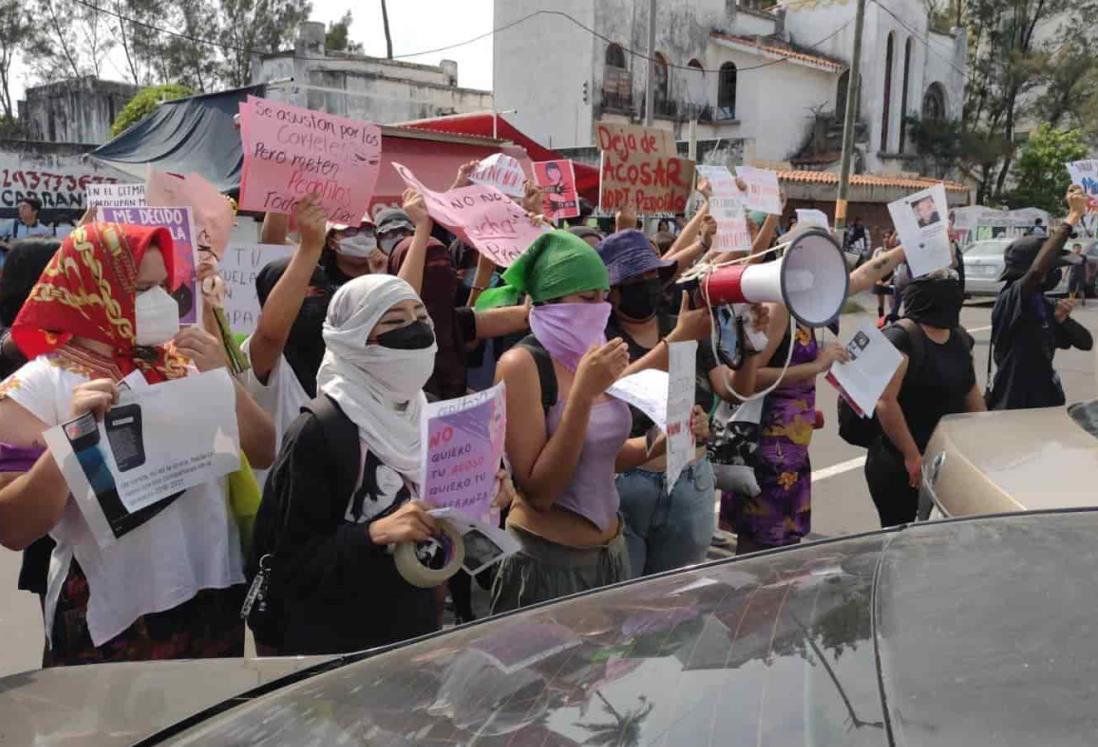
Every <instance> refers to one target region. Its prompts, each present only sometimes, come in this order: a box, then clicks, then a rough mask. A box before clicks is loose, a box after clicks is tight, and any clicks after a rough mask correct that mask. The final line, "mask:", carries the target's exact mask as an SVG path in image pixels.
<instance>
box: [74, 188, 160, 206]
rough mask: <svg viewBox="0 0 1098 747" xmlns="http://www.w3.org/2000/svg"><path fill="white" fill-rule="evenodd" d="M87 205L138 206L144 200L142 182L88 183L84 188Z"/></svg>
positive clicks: (144, 203) (142, 203)
mask: <svg viewBox="0 0 1098 747" xmlns="http://www.w3.org/2000/svg"><path fill="white" fill-rule="evenodd" d="M84 199H85V200H86V201H87V205H88V207H98V206H100V205H112V206H114V207H140V206H141V205H147V204H148V203H147V202H145V185H144V184H89V185H88V186H86V187H85V188H84Z"/></svg>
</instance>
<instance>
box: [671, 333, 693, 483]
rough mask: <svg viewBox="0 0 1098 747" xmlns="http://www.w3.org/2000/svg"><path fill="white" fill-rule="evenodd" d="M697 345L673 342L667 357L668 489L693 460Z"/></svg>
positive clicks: (691, 342)
mask: <svg viewBox="0 0 1098 747" xmlns="http://www.w3.org/2000/svg"><path fill="white" fill-rule="evenodd" d="M697 353H698V343H697V342H696V341H694V340H691V341H689V342H672V343H670V344H669V345H668V350H667V355H668V364H667V371H668V376H667V381H668V385H667V429H666V431H667V489H668V490H671V488H672V487H673V486H674V485H675V483H676V482H678V479H679V475H680V474H681V473H682V471H683V469H684V468H685V467H686V465H688V464H690V462H691V461H693V459H694V431H693V429H692V428H691V427H690V420H691V416H692V414H693V412H694V375H695V370H696V368H697Z"/></svg>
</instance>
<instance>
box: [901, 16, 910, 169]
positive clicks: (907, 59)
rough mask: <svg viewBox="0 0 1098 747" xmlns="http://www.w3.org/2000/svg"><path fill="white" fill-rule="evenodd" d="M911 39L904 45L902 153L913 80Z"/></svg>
mask: <svg viewBox="0 0 1098 747" xmlns="http://www.w3.org/2000/svg"><path fill="white" fill-rule="evenodd" d="M911 42H912V39H911V37H910V36H909V37H907V43H906V44H905V45H904V90H903V92H902V93H901V94H900V152H901V153H903V152H904V145H906V141H907V101H908V99H907V85H908V83H909V82H910V78H911Z"/></svg>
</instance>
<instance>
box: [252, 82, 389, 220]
mask: <svg viewBox="0 0 1098 747" xmlns="http://www.w3.org/2000/svg"><path fill="white" fill-rule="evenodd" d="M240 137H241V140H242V142H243V149H244V171H243V174H242V176H241V183H240V209H241V210H255V211H258V212H263V213H291V212H292V211H293V209H294V206H295V205H296V204H297V203H298V201H299V200H301V198H303V197H304V196H305V195H307V194H314V195H316V196H317V199H318V203H319V205H320V206H321V208H323V209H324V212H325V213H326V214H327V215H328V219H329V220H330V221H332V222H333V223H346V224H349V225H358V224H359V223H361V222H362V216H364V215H366V212H367V210H368V208H369V206H370V197H371V195H373V193H374V185H375V184H376V183H377V175H378V170H379V168H380V166H381V128H380V127H378V126H377V125H376V124H373V123H371V122H360V121H357V120H353V119H347V118H346V117H337V116H334V115H331V114H325V113H323V112H317V111H312V110H310V109H302V108H300V107H297V106H290V105H288V104H283V103H281V102H278V101H269V100H267V99H260V98H256V97H254V96H249V97H248V100H247V101H246V102H245V103H243V104H241V105H240Z"/></svg>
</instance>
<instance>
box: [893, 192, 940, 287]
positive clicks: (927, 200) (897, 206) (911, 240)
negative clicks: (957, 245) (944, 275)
mask: <svg viewBox="0 0 1098 747" xmlns="http://www.w3.org/2000/svg"><path fill="white" fill-rule="evenodd" d="M888 212H889V214H891V215H892V225H894V226H895V227H896V232H897V233H898V234H899V236H900V243H901V244H902V245H903V247H904V254H905V255H906V256H907V266H908V267H910V268H911V276H912V277H916V278H918V277H922V276H923V275H929V274H930V273H932V272H934V271H935V270H940V269H942V268H943V267H949V266H950V265H951V264H953V248H952V247H951V246H950V243H949V203H948V201H947V200H946V191H945V185H944V184H935V185H934V186H933V187H930V188H929V189H924V190H923V191H921V192H916V193H915V194H912V195H908V196H907V197H901V198H900V199H898V200H896V201H895V202H890V203H889V204H888Z"/></svg>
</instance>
